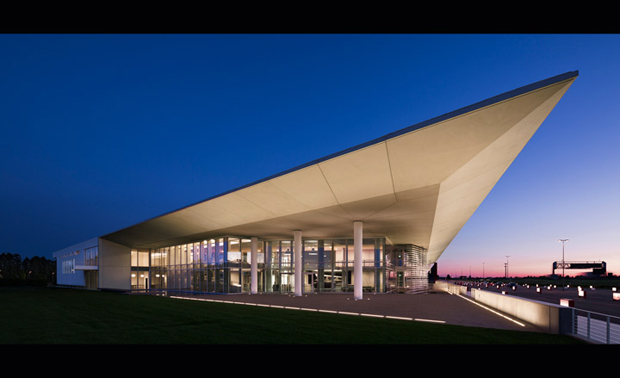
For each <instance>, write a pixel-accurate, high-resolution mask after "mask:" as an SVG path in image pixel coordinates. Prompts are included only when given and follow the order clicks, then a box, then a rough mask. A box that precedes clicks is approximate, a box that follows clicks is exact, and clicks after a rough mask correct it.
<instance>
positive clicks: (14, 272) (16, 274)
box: [0, 253, 23, 279]
mask: <svg viewBox="0 0 620 378" xmlns="http://www.w3.org/2000/svg"><path fill="white" fill-rule="evenodd" d="M0 276H1V277H2V278H6V279H16V278H23V269H22V258H21V256H20V255H19V254H13V253H2V254H1V255H0Z"/></svg>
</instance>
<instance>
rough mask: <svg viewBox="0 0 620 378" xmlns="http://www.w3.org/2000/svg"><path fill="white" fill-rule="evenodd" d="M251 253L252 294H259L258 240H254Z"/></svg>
mask: <svg viewBox="0 0 620 378" xmlns="http://www.w3.org/2000/svg"><path fill="white" fill-rule="evenodd" d="M251 248H252V249H251V251H250V258H251V262H250V264H251V265H250V275H251V280H252V282H251V285H250V293H252V294H256V293H257V292H258V239H257V238H252V243H251Z"/></svg>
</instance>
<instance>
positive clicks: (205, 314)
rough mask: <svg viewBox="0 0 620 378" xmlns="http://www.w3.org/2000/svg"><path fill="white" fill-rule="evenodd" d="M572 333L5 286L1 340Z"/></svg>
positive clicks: (511, 339) (498, 340)
mask: <svg viewBox="0 0 620 378" xmlns="http://www.w3.org/2000/svg"><path fill="white" fill-rule="evenodd" d="M580 343H581V342H580V341H578V340H576V339H574V338H572V337H569V336H559V335H549V334H544V333H531V332H521V331H504V330H495V329H483V328H474V327H461V326H452V325H445V324H444V325H442V324H429V323H419V322H412V321H403V320H392V319H377V318H366V317H361V316H350V315H337V314H328V313H315V312H306V311H297V310H286V309H274V308H264V307H256V306H242V305H236V304H223V303H212V302H197V301H186V300H179V299H172V298H166V297H156V296H145V295H123V294H118V293H111V292H93V291H83V290H72V289H51V288H6V287H5V288H0V344H5V345H6V344H10V345H16V344H72V345H73V344H89V345H93V344H97V345H99V344H104V345H105V344H108V345H110V344H204V345H208V344H296V345H300V344H412V345H413V344H441V345H443V344H580Z"/></svg>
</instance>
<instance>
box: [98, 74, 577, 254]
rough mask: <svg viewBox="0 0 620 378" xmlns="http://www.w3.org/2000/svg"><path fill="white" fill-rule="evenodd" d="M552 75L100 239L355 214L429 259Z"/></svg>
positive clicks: (320, 222) (510, 147)
mask: <svg viewBox="0 0 620 378" xmlns="http://www.w3.org/2000/svg"><path fill="white" fill-rule="evenodd" d="M559 78H561V80H560V79H557V80H554V79H555V78H552V79H548V80H546V81H543V82H539V83H535V84H532V85H531V86H528V87H523V88H527V91H524V90H520V91H519V90H515V91H513V92H510V94H511V96H510V97H506V96H503V97H502V98H501V99H499V100H498V98H499V97H500V96H498V98H494V99H493V101H492V102H491V103H488V102H482V103H479V104H478V106H472V107H473V108H464V109H462V110H461V111H457V112H453V113H451V114H449V115H448V117H438V118H437V119H435V120H431V121H429V122H427V123H424V124H423V125H422V126H417V127H416V126H412V127H410V128H407V129H403V130H404V132H403V130H401V132H396V133H394V134H392V135H393V136H389V135H388V136H386V137H384V138H380V139H378V140H377V141H373V142H370V143H368V144H366V145H364V146H362V147H359V148H355V149H352V150H348V151H347V152H344V153H340V154H336V155H335V156H334V157H329V158H325V159H321V160H317V161H316V162H313V163H309V164H307V165H305V166H303V167H301V168H298V169H294V170H291V171H288V172H286V173H284V174H280V175H277V176H274V177H272V178H268V179H265V180H262V181H260V182H258V183H255V184H251V185H248V186H246V187H243V188H241V189H238V190H235V191H231V192H228V193H226V194H223V195H220V196H217V197H214V198H212V199H208V200H205V201H203V202H200V203H197V204H194V205H191V206H188V207H185V208H182V209H179V210H177V211H173V212H170V213H168V214H164V215H162V216H159V217H156V218H153V219H150V220H147V221H144V222H141V223H139V224H137V225H134V226H131V227H128V228H125V229H122V230H119V231H116V232H113V233H111V234H108V235H106V236H103V238H105V239H107V240H111V241H114V242H117V243H120V244H123V245H127V246H131V247H135V248H156V247H161V246H167V245H173V244H178V243H186V242H191V241H199V240H202V239H205V238H211V237H216V236H223V235H239V236H247V237H252V236H256V237H258V238H261V239H292V237H293V231H294V230H301V231H302V233H303V236H304V237H305V238H336V237H351V235H352V234H353V221H356V220H360V221H363V222H364V231H363V232H364V237H383V236H384V237H387V238H388V239H389V241H390V242H391V243H394V244H409V243H410V244H415V245H418V246H421V247H424V248H426V249H428V262H429V263H433V262H435V261H437V259H438V258H439V256H440V255H441V254H442V253H443V251H444V250H445V249H446V248H447V246H448V245H449V244H450V242H451V241H452V240H453V239H454V237H455V236H456V235H457V233H458V232H459V230H460V229H461V228H462V227H463V225H464V224H465V222H467V220H468V219H469V218H470V217H471V216H472V214H473V213H474V211H475V210H476V209H477V208H478V206H479V205H480V203H481V202H482V201H483V200H484V198H485V197H486V195H487V194H488V193H489V191H490V190H491V189H492V188H493V186H494V185H495V183H496V182H497V181H498V180H499V178H500V177H501V176H502V174H503V173H504V172H505V171H506V169H507V168H508V166H509V165H510V164H511V163H512V161H513V160H514V159H515V158H516V157H517V155H518V154H519V152H520V151H521V149H522V148H523V147H524V146H525V144H526V143H527V142H528V141H529V140H530V138H531V137H532V135H533V134H534V133H535V132H536V130H537V129H538V127H539V126H540V125H541V124H542V122H543V121H544V120H545V118H546V117H547V115H548V114H549V113H550V112H551V110H552V109H553V108H554V107H555V105H556V104H557V103H558V101H559V100H560V98H561V97H562V96H563V95H564V93H565V92H566V90H567V89H568V88H569V87H570V85H571V84H572V82H573V81H574V80H575V78H576V75H570V76H568V77H565V76H562V75H560V77H559ZM537 84H539V85H537ZM523 88H522V89H523ZM490 100H491V99H490Z"/></svg>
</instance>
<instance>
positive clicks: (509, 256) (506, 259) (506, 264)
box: [506, 256, 510, 278]
mask: <svg viewBox="0 0 620 378" xmlns="http://www.w3.org/2000/svg"><path fill="white" fill-rule="evenodd" d="M509 257H510V256H506V278H508V258H509Z"/></svg>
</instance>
